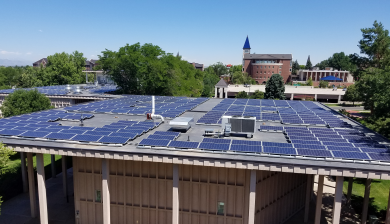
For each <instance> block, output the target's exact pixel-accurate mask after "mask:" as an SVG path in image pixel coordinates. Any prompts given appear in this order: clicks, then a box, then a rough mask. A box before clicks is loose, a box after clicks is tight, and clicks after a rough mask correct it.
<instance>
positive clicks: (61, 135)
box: [0, 112, 175, 145]
mask: <svg viewBox="0 0 390 224" xmlns="http://www.w3.org/2000/svg"><path fill="white" fill-rule="evenodd" d="M42 113H43V112H42ZM35 114H39V113H35ZM31 115H33V114H31ZM31 115H29V116H31ZM33 117H34V116H33ZM16 118H19V119H20V120H17V119H16ZM22 118H28V119H27V120H23V119H22ZM30 119H31V118H29V117H28V115H22V116H17V117H12V119H7V118H5V119H1V120H0V136H2V137H11V138H23V139H29V140H66V141H72V142H78V143H101V144H117V145H123V144H126V143H127V142H128V141H130V140H133V139H135V138H137V137H138V136H141V135H142V134H144V133H147V132H149V131H150V130H152V129H154V128H156V127H157V126H159V125H160V123H156V122H151V121H125V120H119V121H117V122H114V123H111V124H109V125H105V126H103V127H101V128H99V127H80V126H64V125H60V124H59V123H52V122H34V119H31V120H30ZM28 121H31V123H28ZM170 139H171V140H173V139H175V138H170Z"/></svg>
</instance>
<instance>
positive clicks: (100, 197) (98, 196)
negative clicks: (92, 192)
mask: <svg viewBox="0 0 390 224" xmlns="http://www.w3.org/2000/svg"><path fill="white" fill-rule="evenodd" d="M95 202H102V192H101V191H100V190H96V199H95Z"/></svg>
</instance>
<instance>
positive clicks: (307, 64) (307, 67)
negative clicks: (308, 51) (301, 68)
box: [305, 55, 313, 69]
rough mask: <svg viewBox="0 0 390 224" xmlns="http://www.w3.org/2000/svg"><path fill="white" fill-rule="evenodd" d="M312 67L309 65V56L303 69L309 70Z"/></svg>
mask: <svg viewBox="0 0 390 224" xmlns="http://www.w3.org/2000/svg"><path fill="white" fill-rule="evenodd" d="M312 67H313V65H312V64H311V61H310V55H309V57H308V58H307V62H306V66H305V69H311V68H312Z"/></svg>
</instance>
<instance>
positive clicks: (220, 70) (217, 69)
mask: <svg viewBox="0 0 390 224" xmlns="http://www.w3.org/2000/svg"><path fill="white" fill-rule="evenodd" d="M208 68H210V69H212V70H214V74H216V75H217V76H218V77H220V76H222V75H226V74H228V73H229V72H228V69H227V67H226V65H224V64H223V63H222V62H217V63H215V64H212V65H210V66H209V67H208ZM241 69H242V67H241Z"/></svg>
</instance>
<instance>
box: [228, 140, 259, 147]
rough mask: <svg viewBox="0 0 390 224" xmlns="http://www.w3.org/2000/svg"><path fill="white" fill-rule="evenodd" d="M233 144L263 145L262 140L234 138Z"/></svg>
mask: <svg viewBox="0 0 390 224" xmlns="http://www.w3.org/2000/svg"><path fill="white" fill-rule="evenodd" d="M232 145H252V146H256V145H257V146H261V141H248V140H233V141H232Z"/></svg>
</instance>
